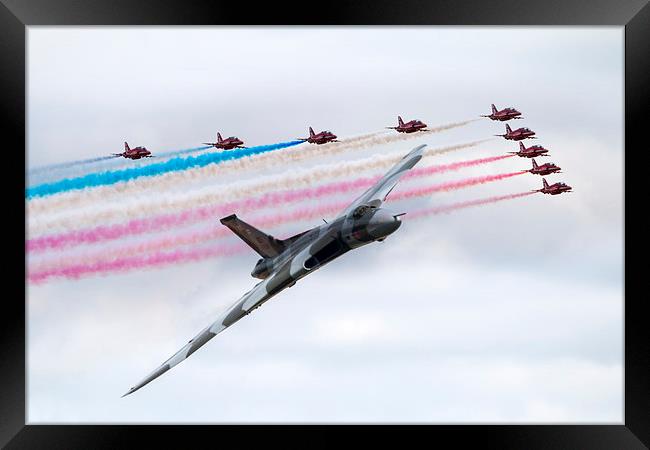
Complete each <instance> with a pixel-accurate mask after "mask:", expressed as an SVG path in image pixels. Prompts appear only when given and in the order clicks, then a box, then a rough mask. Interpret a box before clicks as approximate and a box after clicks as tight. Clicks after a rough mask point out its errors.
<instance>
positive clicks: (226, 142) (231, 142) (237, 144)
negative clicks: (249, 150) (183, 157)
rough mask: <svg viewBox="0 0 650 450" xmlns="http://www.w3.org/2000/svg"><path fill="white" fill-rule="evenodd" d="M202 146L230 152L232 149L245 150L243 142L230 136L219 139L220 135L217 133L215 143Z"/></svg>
mask: <svg viewBox="0 0 650 450" xmlns="http://www.w3.org/2000/svg"><path fill="white" fill-rule="evenodd" d="M203 145H211V146H213V147H215V148H221V149H223V150H232V149H233V148H246V147H244V141H242V140H241V139H239V138H236V137H235V136H230V137H228V138H226V139H222V138H221V133H217V142H203Z"/></svg>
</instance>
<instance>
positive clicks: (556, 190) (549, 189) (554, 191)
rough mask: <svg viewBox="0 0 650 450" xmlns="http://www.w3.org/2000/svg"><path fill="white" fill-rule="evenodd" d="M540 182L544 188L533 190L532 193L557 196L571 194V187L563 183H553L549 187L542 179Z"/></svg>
mask: <svg viewBox="0 0 650 450" xmlns="http://www.w3.org/2000/svg"><path fill="white" fill-rule="evenodd" d="M542 182H543V183H544V187H543V188H542V189H535V190H534V191H533V192H541V193H542V194H551V195H558V194H562V193H564V192H571V189H572V188H571V186H569V185H568V184H565V183H555V184H552V185H550V186H549V185H548V183H547V182H546V179H545V178H542Z"/></svg>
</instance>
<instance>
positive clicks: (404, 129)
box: [113, 116, 427, 159]
mask: <svg viewBox="0 0 650 450" xmlns="http://www.w3.org/2000/svg"><path fill="white" fill-rule="evenodd" d="M426 127H427V124H426V123H424V122H422V121H421V120H411V121H409V122H406V123H404V121H403V120H402V117H401V116H397V126H396V127H386V128H390V129H392V130H395V131H397V132H398V133H415V132H416V131H423V130H424V129H425V128H426ZM336 138H337V136H336V135H335V134H334V133H332V132H331V131H321V132H320V133H315V132H314V129H313V128H312V127H309V136H308V137H305V138H297V139H298V140H299V141H303V142H309V143H310V144H317V145H321V144H327V143H328V142H339V141H337V140H336ZM203 145H210V146H212V147H214V148H219V149H222V150H232V149H235V148H246V147H244V141H242V140H241V139H239V138H238V137H235V136H230V137H227V138H226V139H224V138H222V137H221V133H219V132H217V142H203ZM113 155H115V156H122V157H124V158H128V159H140V158H152V157H153V155H152V154H151V152H150V151H149V150H147V149H146V148H144V147H136V148H129V144H127V143H126V142H125V143H124V153H113Z"/></svg>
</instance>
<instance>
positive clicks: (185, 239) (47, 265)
mask: <svg viewBox="0 0 650 450" xmlns="http://www.w3.org/2000/svg"><path fill="white" fill-rule="evenodd" d="M347 205H348V202H341V203H334V204H329V205H324V206H320V207H318V208H303V209H298V210H294V211H291V212H289V213H286V214H271V215H267V216H263V217H259V218H256V219H254V224H255V226H256V227H259V228H262V229H268V228H273V227H276V226H279V225H282V224H285V223H291V222H300V221H304V220H310V219H314V218H318V217H323V216H327V215H330V214H336V213H338V212H340V211H342V210H343V209H344V208H345V207H346V206H347ZM229 235H232V232H231V231H230V230H229V229H227V228H225V227H221V226H220V227H218V228H217V227H216V226H213V227H211V228H209V229H204V230H200V231H194V232H190V233H184V234H179V235H176V236H163V237H157V238H154V239H151V240H148V241H145V242H140V243H136V244H130V245H124V246H121V247H116V248H102V249H99V250H97V251H95V252H92V253H87V254H84V255H80V256H70V255H62V256H61V255H56V257H54V258H48V259H46V260H44V261H39V262H37V263H33V264H32V263H30V271H32V272H35V273H39V272H49V271H51V270H53V269H54V268H57V267H62V266H66V265H70V260H74V265H82V264H85V265H92V264H95V263H96V262H97V261H98V260H114V259H119V258H124V257H126V256H132V255H138V254H142V253H149V252H156V251H157V252H160V251H161V250H165V249H168V248H171V247H178V246H183V245H196V244H204V243H205V242H206V241H211V240H213V239H218V238H221V237H224V236H229Z"/></svg>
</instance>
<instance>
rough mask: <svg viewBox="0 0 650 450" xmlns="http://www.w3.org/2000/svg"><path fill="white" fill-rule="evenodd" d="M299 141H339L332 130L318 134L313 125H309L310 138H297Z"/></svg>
mask: <svg viewBox="0 0 650 450" xmlns="http://www.w3.org/2000/svg"><path fill="white" fill-rule="evenodd" d="M297 139H298V140H299V141H303V142H309V143H310V144H326V143H328V142H339V141H337V140H336V135H335V134H334V133H332V132H331V131H321V132H320V133H318V134H315V133H314V130H313V129H312V127H309V137H308V138H297Z"/></svg>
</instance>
